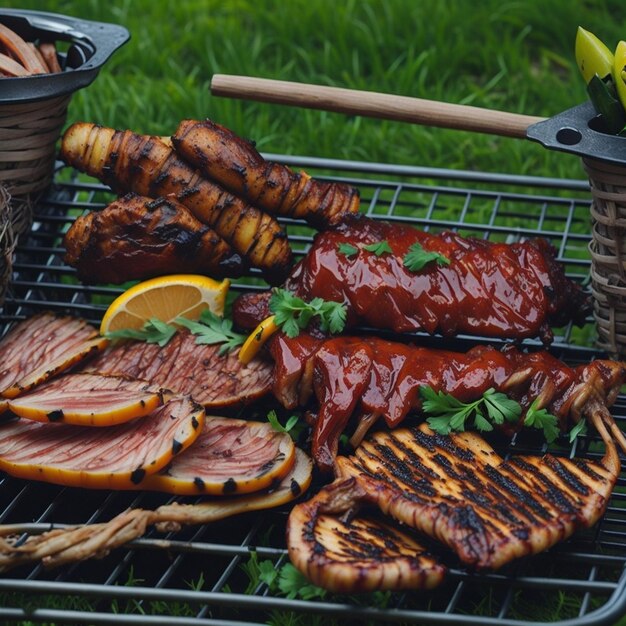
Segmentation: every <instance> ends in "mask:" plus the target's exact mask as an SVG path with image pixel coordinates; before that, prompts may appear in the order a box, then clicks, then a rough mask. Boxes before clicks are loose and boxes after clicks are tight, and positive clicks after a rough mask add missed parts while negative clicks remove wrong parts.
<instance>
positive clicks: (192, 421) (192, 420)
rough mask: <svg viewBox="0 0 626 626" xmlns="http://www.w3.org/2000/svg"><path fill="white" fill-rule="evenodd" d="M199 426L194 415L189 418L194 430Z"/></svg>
mask: <svg viewBox="0 0 626 626" xmlns="http://www.w3.org/2000/svg"><path fill="white" fill-rule="evenodd" d="M199 426H200V422H198V418H197V417H196V416H195V415H194V416H193V417H192V418H191V427H192V428H193V429H194V430H198V427H199Z"/></svg>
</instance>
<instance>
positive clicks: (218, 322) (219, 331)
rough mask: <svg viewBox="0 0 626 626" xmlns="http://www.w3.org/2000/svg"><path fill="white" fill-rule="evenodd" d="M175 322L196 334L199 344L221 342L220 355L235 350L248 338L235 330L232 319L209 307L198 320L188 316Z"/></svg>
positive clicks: (178, 318)
mask: <svg viewBox="0 0 626 626" xmlns="http://www.w3.org/2000/svg"><path fill="white" fill-rule="evenodd" d="M175 322H176V323H177V324H180V325H181V326H184V327H185V328H188V329H189V330H190V331H191V333H192V334H194V335H196V343H197V344H204V345H216V344H220V343H221V344H222V345H221V347H220V349H219V354H220V355H223V354H226V353H227V352H230V351H231V350H234V349H235V348H237V347H238V346H240V345H242V344H243V342H244V341H245V340H246V339H247V335H241V334H239V333H236V332H234V331H233V322H232V320H229V319H226V318H224V317H220V316H219V315H216V314H215V313H213V312H212V311H210V310H209V309H205V310H204V311H202V313H201V314H200V319H199V320H198V321H194V320H189V319H187V318H186V317H177V318H176V320H175Z"/></svg>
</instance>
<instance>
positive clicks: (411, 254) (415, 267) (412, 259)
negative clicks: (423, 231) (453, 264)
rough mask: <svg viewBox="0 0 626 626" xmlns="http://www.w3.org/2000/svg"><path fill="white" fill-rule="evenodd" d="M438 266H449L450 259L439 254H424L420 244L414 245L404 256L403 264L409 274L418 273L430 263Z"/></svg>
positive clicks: (424, 251)
mask: <svg viewBox="0 0 626 626" xmlns="http://www.w3.org/2000/svg"><path fill="white" fill-rule="evenodd" d="M433 261H434V262H435V263H437V264H438V265H450V259H448V258H447V257H445V256H444V255H443V254H439V252H426V250H424V248H423V247H422V245H421V244H420V243H414V244H413V245H412V246H411V247H410V248H409V251H408V252H407V253H406V254H405V255H404V259H403V263H404V267H406V268H407V269H408V270H409V271H410V272H419V271H420V270H421V269H422V268H423V267H424V266H425V265H427V264H428V263H432V262H433Z"/></svg>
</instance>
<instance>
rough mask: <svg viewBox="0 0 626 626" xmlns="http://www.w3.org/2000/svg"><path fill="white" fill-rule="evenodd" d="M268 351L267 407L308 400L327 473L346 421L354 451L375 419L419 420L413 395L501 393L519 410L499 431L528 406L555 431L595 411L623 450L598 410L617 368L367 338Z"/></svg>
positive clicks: (282, 342) (506, 350)
mask: <svg viewBox="0 0 626 626" xmlns="http://www.w3.org/2000/svg"><path fill="white" fill-rule="evenodd" d="M270 352H271V354H272V356H273V358H274V362H275V366H274V377H273V392H274V395H275V396H276V398H278V399H279V400H280V401H281V402H283V403H284V405H285V407H286V408H290V409H293V408H295V407H296V406H298V404H300V405H302V406H305V405H306V404H307V402H308V401H309V399H310V398H311V397H312V396H313V395H314V396H315V398H316V400H317V405H318V406H319V409H318V411H317V416H316V418H315V426H314V432H313V442H312V454H313V458H314V460H315V462H316V464H317V465H318V467H319V468H320V469H322V470H325V471H330V469H331V468H332V463H333V459H334V457H335V455H336V453H337V446H338V441H339V437H340V435H341V434H342V433H343V431H344V430H345V429H346V428H347V426H348V423H349V421H350V420H351V418H352V419H355V420H357V422H358V426H357V428H356V432H355V435H354V436H353V440H352V441H353V444H354V445H357V444H358V442H359V441H360V439H361V438H362V436H363V435H364V434H365V432H367V429H368V428H370V427H371V426H372V424H374V423H375V422H376V420H378V419H379V418H383V419H384V420H385V422H386V424H387V425H388V426H389V427H391V428H395V427H397V426H398V425H399V424H400V423H401V422H402V421H403V420H404V419H405V418H406V416H407V415H408V414H409V413H411V412H412V411H419V410H420V409H421V407H422V399H421V397H420V387H422V386H428V387H431V388H432V389H433V390H434V391H435V392H443V393H447V394H450V395H452V396H454V397H455V398H456V399H457V400H459V401H461V402H471V401H474V400H478V399H479V398H481V397H482V396H483V394H484V393H485V392H486V391H487V390H489V389H492V388H493V389H495V390H496V391H499V392H502V393H505V394H507V395H508V396H509V397H511V398H512V399H514V400H516V401H517V402H519V403H520V405H521V407H522V413H521V414H520V417H519V421H518V422H517V425H515V424H511V423H510V422H507V423H506V427H507V428H509V429H515V428H521V427H522V424H523V421H524V418H525V415H526V412H527V410H528V409H529V408H530V406H531V404H533V402H534V403H535V406H534V408H536V409H542V408H546V409H547V410H548V412H549V413H551V414H553V415H555V416H556V417H557V418H558V420H559V427H560V429H561V431H567V430H569V429H570V428H571V427H572V426H573V425H574V424H576V423H578V422H579V421H580V420H581V419H583V418H585V417H586V418H588V419H591V420H594V419H595V417H594V415H595V414H596V412H597V411H598V410H599V409H601V410H602V414H601V415H602V420H603V421H604V422H605V424H606V425H607V427H608V428H609V429H610V430H611V432H612V434H613V437H614V438H615V439H616V440H617V441H618V442H619V444H620V446H621V447H622V448H623V449H624V450H625V451H626V439H625V438H624V435H623V433H622V432H621V431H620V430H619V428H618V427H617V426H616V424H615V423H614V422H613V420H612V418H611V416H610V414H609V413H608V410H607V407H609V406H611V405H612V404H613V402H614V401H615V398H616V397H617V394H618V393H619V390H620V387H621V385H622V384H623V383H624V382H625V381H626V366H625V364H624V363H621V362H617V361H609V360H601V359H597V360H594V361H592V362H591V363H588V364H586V365H579V366H578V367H569V366H567V365H566V364H565V363H563V362H561V361H559V360H558V359H557V358H555V357H553V356H552V355H551V354H550V353H549V352H547V351H545V350H540V351H537V352H531V353H526V352H522V351H520V350H518V349H517V348H515V347H514V346H512V345H508V346H505V347H503V348H502V349H500V350H498V349H496V348H493V347H490V346H476V347H474V348H472V349H471V350H469V351H468V352H466V353H460V352H452V351H449V350H436V349H431V348H424V347H418V346H412V345H407V344H403V343H399V342H392V341H386V340H384V339H379V338H377V337H343V336H342V337H335V338H333V339H313V338H312V337H311V336H309V335H305V334H303V333H301V334H300V335H299V336H298V337H295V338H293V339H289V338H288V337H286V336H285V335H282V334H279V335H276V336H275V337H273V338H272V339H271V345H270Z"/></svg>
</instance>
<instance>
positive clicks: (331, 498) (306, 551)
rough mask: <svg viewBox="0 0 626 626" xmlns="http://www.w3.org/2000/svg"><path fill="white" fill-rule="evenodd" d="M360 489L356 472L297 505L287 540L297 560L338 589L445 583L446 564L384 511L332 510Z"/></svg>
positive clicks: (321, 581)
mask: <svg viewBox="0 0 626 626" xmlns="http://www.w3.org/2000/svg"><path fill="white" fill-rule="evenodd" d="M359 493H361V492H360V490H359V486H358V484H357V482H356V480H355V479H354V478H348V479H347V480H339V481H336V482H334V483H332V484H331V485H329V486H328V487H326V488H324V489H322V491H320V492H319V493H318V494H317V495H315V496H314V497H313V498H311V499H310V500H309V501H307V502H303V503H301V504H297V505H296V506H295V507H294V508H293V509H292V511H291V513H290V514H289V519H288V521H287V546H288V549H289V558H290V559H291V562H292V563H293V564H294V566H295V567H296V568H298V569H299V570H300V571H301V572H302V573H303V574H304V575H305V576H306V577H307V578H308V579H309V580H311V582H313V583H314V584H316V585H317V586H318V587H322V588H324V589H328V590H329V591H332V592H334V593H358V592H366V591H386V590H401V589H432V588H433V587H436V586H437V585H438V584H439V583H441V582H442V581H443V579H444V577H445V574H446V568H445V567H444V566H443V565H442V564H440V563H439V562H438V561H437V560H436V559H435V558H434V557H433V556H431V555H430V554H428V552H427V550H426V548H424V546H422V545H421V544H420V543H419V542H418V541H417V540H416V539H415V537H413V536H412V535H409V534H408V533H407V532H403V531H401V530H400V529H399V528H397V527H394V526H393V525H392V524H390V523H388V522H386V521H384V520H383V519H381V516H380V515H379V516H376V515H361V514H358V515H357V516H356V517H350V518H349V519H344V518H343V517H341V516H339V515H338V514H336V513H335V514H333V510H334V509H337V508H338V509H339V510H340V511H341V509H342V508H344V506H343V502H344V501H345V500H346V499H347V500H348V501H353V500H354V497H355V494H359ZM363 495H364V494H363ZM396 526H397V525H396Z"/></svg>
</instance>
